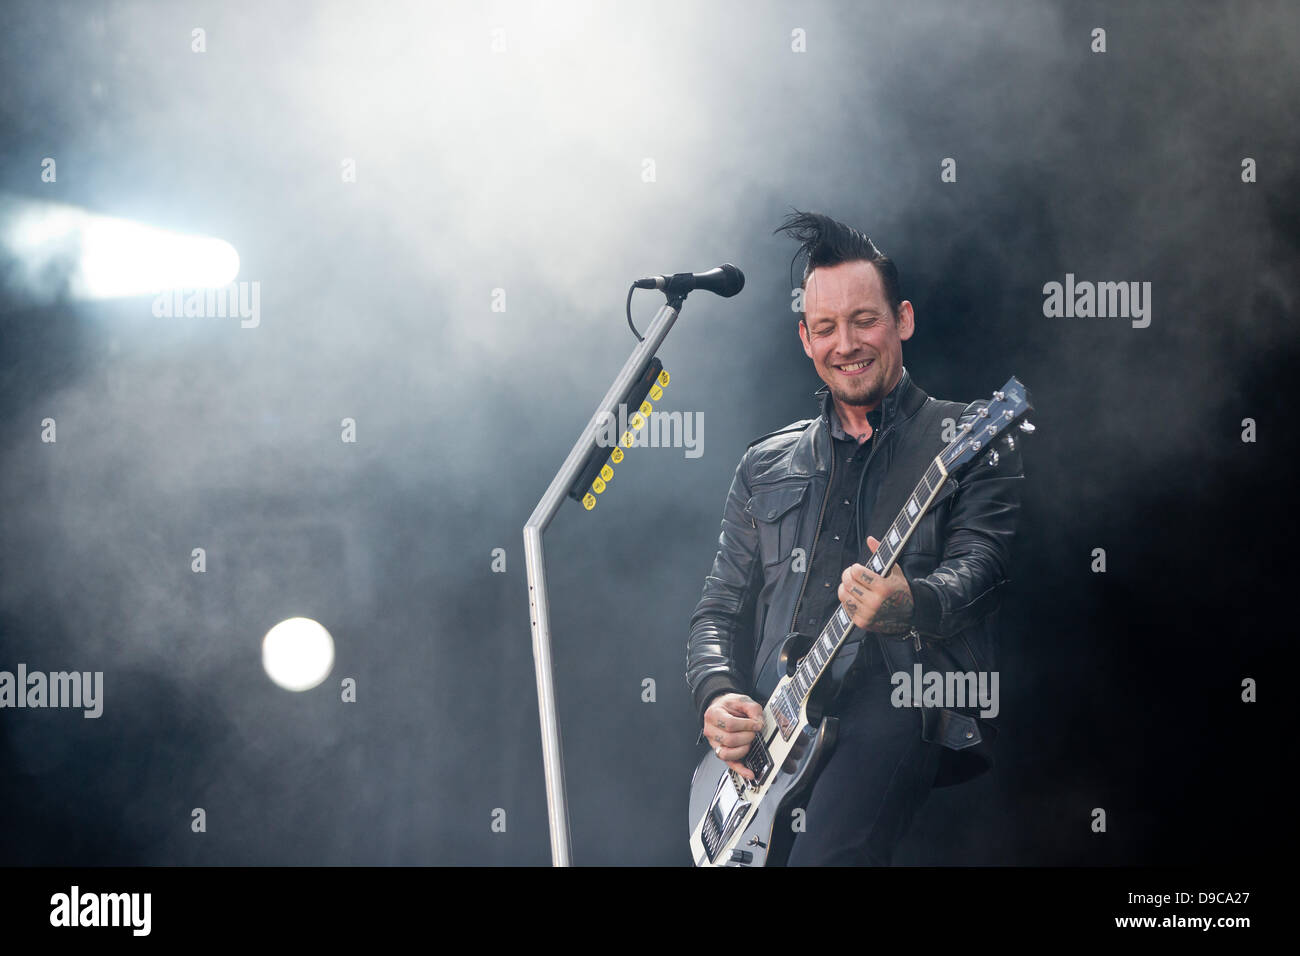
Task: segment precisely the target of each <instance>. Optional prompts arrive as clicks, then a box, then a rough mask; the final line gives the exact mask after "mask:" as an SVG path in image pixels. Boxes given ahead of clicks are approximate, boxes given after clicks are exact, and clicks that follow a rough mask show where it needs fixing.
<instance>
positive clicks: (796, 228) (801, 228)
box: [773, 209, 903, 321]
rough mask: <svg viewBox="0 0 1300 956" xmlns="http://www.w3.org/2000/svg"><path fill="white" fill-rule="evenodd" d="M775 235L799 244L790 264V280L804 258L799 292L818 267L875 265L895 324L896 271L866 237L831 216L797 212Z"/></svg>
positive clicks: (897, 300)
mask: <svg viewBox="0 0 1300 956" xmlns="http://www.w3.org/2000/svg"><path fill="white" fill-rule="evenodd" d="M778 232H784V233H785V234H786V235H787V236H789V237H790V238H791V239H794V240H795V241H796V242H798V243H799V248H798V249H796V250H795V253H794V258H792V259H791V260H790V269H791V278H792V279H793V271H794V264H795V261H796V260H798V258H799V256H800V255H802V256H804V267H803V281H802V282H801V283H800V286H801V287H802V288H807V286H808V277H809V276H810V275H812V271H813V270H814V269H816V268H817V267H818V266H833V265H838V264H839V263H841V262H854V261H857V260H865V261H866V262H870V263H871V264H872V265H874V266H875V267H876V271H877V272H878V273H879V274H880V282H881V285H882V286H883V287H884V290H885V300H886V301H887V302H888V303H889V308H890V311H892V312H893V313H894V320H895V321H897V320H898V307H899V305H900V304H901V303H902V301H903V296H902V293H901V292H900V291H899V283H898V267H897V266H896V265H894V260H893V259H891V258H889V256H887V255H885V254H884V253H882V252H881V251H880V250H879V249H877V248H876V244H875V243H874V242H872V241H871V240H870V239H869V238H868V237H867V236H866V235H864V234H863V233H861V232H859V231H858V230H856V229H854V228H853V227H852V226H846V225H845V224H844V223H842V222H839V221H838V220H835V219H832V218H831V217H830V216H825V215H823V214H821V213H819V212H800V211H799V210H797V209H796V210H795V211H794V212H792V213H790V215H788V216H786V217H785V220H784V221H783V222H782V223H781V225H779V226H777V227H776V229H774V230H773V235H775V234H776V233H778Z"/></svg>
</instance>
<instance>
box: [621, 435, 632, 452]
mask: <svg viewBox="0 0 1300 956" xmlns="http://www.w3.org/2000/svg"><path fill="white" fill-rule="evenodd" d="M619 444H620V445H622V446H623V447H624V448H631V447H632V433H631V432H624V433H623V440H622V441H621V442H619Z"/></svg>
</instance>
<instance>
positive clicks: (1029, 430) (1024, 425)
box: [1020, 422, 1034, 435]
mask: <svg viewBox="0 0 1300 956" xmlns="http://www.w3.org/2000/svg"><path fill="white" fill-rule="evenodd" d="M1020 430H1021V431H1022V432H1024V433H1025V434H1026V435H1032V434H1033V433H1034V426H1033V425H1031V424H1029V422H1021V423H1020Z"/></svg>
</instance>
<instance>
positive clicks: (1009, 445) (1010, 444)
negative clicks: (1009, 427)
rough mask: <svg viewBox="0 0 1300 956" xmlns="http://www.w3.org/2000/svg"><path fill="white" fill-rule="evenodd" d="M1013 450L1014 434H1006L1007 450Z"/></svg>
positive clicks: (1014, 447)
mask: <svg viewBox="0 0 1300 956" xmlns="http://www.w3.org/2000/svg"><path fill="white" fill-rule="evenodd" d="M1015 450H1016V436H1015V435H1008V436H1007V451H1015Z"/></svg>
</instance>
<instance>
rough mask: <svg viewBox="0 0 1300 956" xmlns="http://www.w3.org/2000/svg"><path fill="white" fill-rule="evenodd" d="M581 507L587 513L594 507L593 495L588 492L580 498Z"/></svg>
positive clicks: (594, 497) (594, 499) (594, 498)
mask: <svg viewBox="0 0 1300 956" xmlns="http://www.w3.org/2000/svg"><path fill="white" fill-rule="evenodd" d="M582 506H583V507H584V508H586V509H587V510H588V511H590V510H591V509H592V508H594V507H596V496H595V495H593V494H592V493H591V492H590V491H589V492H587V493H586V494H585V495H583V496H582Z"/></svg>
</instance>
